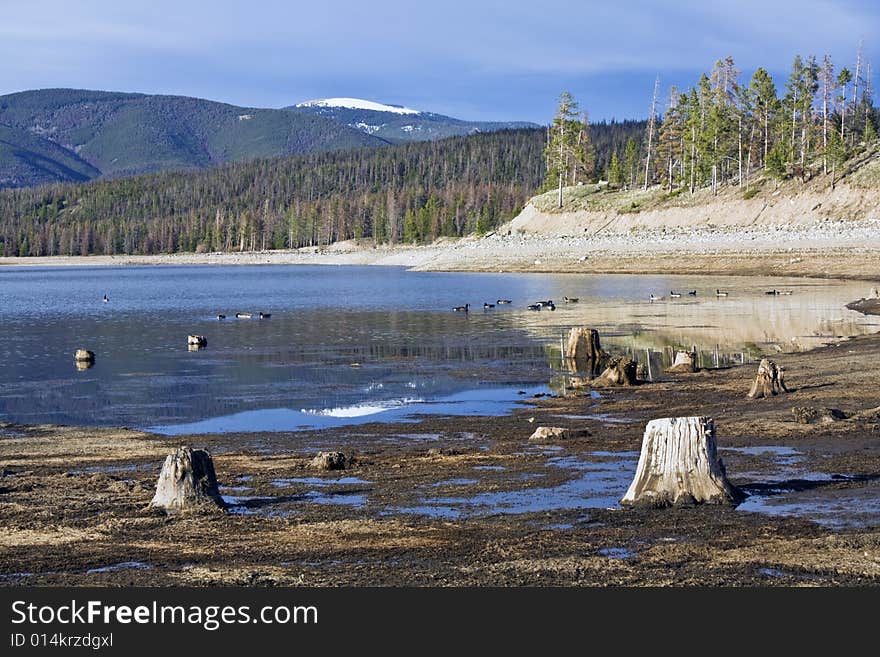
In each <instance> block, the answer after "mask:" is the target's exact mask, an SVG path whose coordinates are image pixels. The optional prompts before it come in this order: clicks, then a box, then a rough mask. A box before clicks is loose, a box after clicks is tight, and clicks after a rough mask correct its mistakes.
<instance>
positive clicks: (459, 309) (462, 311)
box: [452, 303, 471, 313]
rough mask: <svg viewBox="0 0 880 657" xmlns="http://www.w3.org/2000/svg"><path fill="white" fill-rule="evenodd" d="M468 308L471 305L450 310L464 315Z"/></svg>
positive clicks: (467, 304)
mask: <svg viewBox="0 0 880 657" xmlns="http://www.w3.org/2000/svg"><path fill="white" fill-rule="evenodd" d="M470 307H471V304H469V303H466V304H464V305H463V306H455V308H453V309H452V310H454V311H455V312H457V313H466V312H467V311H468V309H469V308H470Z"/></svg>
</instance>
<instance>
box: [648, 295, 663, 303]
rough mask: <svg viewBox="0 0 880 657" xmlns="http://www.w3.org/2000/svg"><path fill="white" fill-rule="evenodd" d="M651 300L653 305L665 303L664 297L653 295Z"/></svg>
mask: <svg viewBox="0 0 880 657" xmlns="http://www.w3.org/2000/svg"><path fill="white" fill-rule="evenodd" d="M650 300H651V303H654V302H655V301H663V297H658V296H655V295H653V294H652V295H651V296H650Z"/></svg>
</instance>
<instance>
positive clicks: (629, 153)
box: [623, 137, 639, 189]
mask: <svg viewBox="0 0 880 657" xmlns="http://www.w3.org/2000/svg"><path fill="white" fill-rule="evenodd" d="M638 166H639V147H638V145H637V144H636V140H635V138H634V137H630V138H629V139H627V140H626V148H624V151H623V169H624V177H625V180H624V187H626V188H627V189H629V188H631V187H634V186H635V184H636V173H637V169H638Z"/></svg>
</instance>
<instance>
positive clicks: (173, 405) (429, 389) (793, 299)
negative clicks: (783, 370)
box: [0, 266, 877, 426]
mask: <svg viewBox="0 0 880 657" xmlns="http://www.w3.org/2000/svg"><path fill="white" fill-rule="evenodd" d="M0 276H2V278H0V337H2V339H0V359H2V362H3V363H4V367H3V368H2V369H0V419H4V420H11V421H17V422H24V423H38V422H56V423H66V424H86V425H88V424H97V425H117V426H120V425H121V426H152V425H161V426H167V425H182V424H188V423H193V422H199V421H203V420H206V419H208V418H221V417H223V418H225V417H232V416H236V415H237V414H241V413H247V412H257V411H265V412H267V413H271V412H273V409H287V410H290V411H291V412H300V411H301V410H302V409H305V410H312V411H324V412H326V413H327V414H328V415H327V417H328V418H331V419H335V420H340V419H342V418H341V417H339V416H341V415H342V414H344V413H349V414H350V415H356V414H358V413H364V415H363V416H362V417H365V418H369V417H373V418H375V419H384V418H380V416H382V414H383V413H386V412H389V411H390V412H391V413H392V414H393V412H394V409H393V408H391V409H385V408H384V407H385V406H387V405H393V404H394V403H395V401H396V400H405V399H423V400H426V401H435V400H440V399H444V398H448V397H450V396H452V395H455V394H458V393H461V392H463V391H466V390H473V389H474V388H475V387H477V386H476V385H475V384H481V383H487V382H491V383H493V384H496V385H498V386H499V387H506V388H510V387H511V386H517V385H523V384H532V385H534V384H537V383H540V382H543V383H546V382H547V380H548V379H549V378H550V376H551V374H552V372H551V367H552V366H556V365H557V363H555V362H553V358H552V357H548V353H547V350H546V346H547V345H548V344H550V345H554V346H555V345H558V343H559V338H560V337H561V335H562V334H563V333H564V332H565V331H567V330H568V328H570V327H571V326H575V325H586V326H593V327H596V328H598V329H599V330H600V331H601V332H602V341H603V344H604V345H606V347H610V348H611V349H618V350H624V349H634V350H635V349H641V350H642V352H643V351H644V347H645V346H650V347H652V348H661V347H663V346H667V345H669V344H671V343H678V344H691V343H697V344H698V346H700V348H701V350H705V351H706V353H708V350H711V349H714V348H715V345H721V348H722V349H726V350H728V351H730V350H733V351H735V350H737V349H746V348H747V347H748V345H749V343H757V344H759V345H764V344H766V343H780V344H782V345H784V347H785V348H800V347H803V346H812V345H813V344H815V343H816V342H821V341H824V340H825V339H826V337H825V336H829V335H844V334H854V333H859V332H864V331H867V330H869V329H868V324H869V323H870V322H876V321H877V320H876V319H867V320H866V319H864V318H862V316H860V315H858V314H857V313H854V312H851V311H848V310H845V309H844V308H843V304H844V303H846V302H847V301H850V300H852V299H854V298H858V297H861V296H864V295H865V294H866V289H865V284H864V283H858V282H857V283H837V282H827V281H808V280H798V279H789V280H780V279H753V278H742V277H730V278H723V277H722V278H717V277H696V278H695V277H674V276H642V277H638V276H621V275H614V276H582V275H525V274H523V275H518V274H452V273H448V274H447V273H419V272H405V271H404V270H403V269H400V268H383V267H295V266H287V267H285V266H266V267H119V268H54V269H50V268H4V269H3V271H2V272H0ZM695 288H696V289H697V290H698V296H697V297H695V298H692V297H684V298H682V299H675V300H670V299H669V298H668V293H669V291H670V290H690V289H695ZM716 288H724V289H727V290H729V291H730V297H727V298H725V299H717V298H715V296H714V290H715V289H716ZM773 288H776V289H791V290H792V291H793V294H792V295H791V296H778V297H768V296H767V295H764V294H763V292H764V290H765V289H773ZM652 293H653V294H657V295H663V296H666V297H667V300H665V301H663V302H659V303H650V302H649V301H648V298H649V296H650V295H651V294H652ZM104 294H107V295H108V296H109V298H110V302H109V303H107V304H104V303H101V298H102V296H103V295H104ZM563 296H576V297H579V298H580V303H577V304H559V305H558V307H557V310H556V311H555V312H549V311H541V312H529V311H526V310H525V309H524V307H525V305H526V304H527V303H530V302H533V301H536V300H538V299H547V298H552V299H556V300H561V299H562V297H563ZM499 298H510V299H513V300H514V303H513V304H511V305H509V306H499V307H497V308H495V309H494V310H492V311H486V312H484V311H483V310H482V303H483V302H484V301H492V302H494V301H495V300H496V299H499ZM463 303H470V304H471V306H472V307H474V308H475V310H474V311H473V312H471V313H469V314H467V315H464V314H462V313H453V312H451V308H452V307H453V306H457V305H461V304H463ZM238 311H250V312H253V313H255V314H256V313H258V312H259V311H264V312H269V313H271V314H272V318H271V319H268V320H259V319H252V320H237V319H235V318H234V314H235V313H236V312H238ZM218 313H224V314H226V315H227V316H228V317H229V319H226V320H224V321H218V320H217V319H216V315H217V314H218ZM192 333H196V334H201V335H205V336H206V337H207V339H208V346H207V348H206V349H203V350H201V351H195V352H189V351H187V350H186V336H187V335H188V334H192ZM78 347H85V348H89V349H91V350H92V351H94V352H96V354H97V360H96V363H95V366H94V367H93V368H91V369H88V370H85V371H82V372H78V371H76V368H75V367H74V365H73V352H74V350H75V349H76V348H78ZM352 365H355V366H354V367H352ZM376 408H382V409H384V410H382V411H381V412H378V413H372V411H373V410H375V409H376ZM291 409H292V410H291ZM332 409H336V410H335V411H334V410H332ZM435 410H439V409H435ZM307 419H308V420H309V424H310V425H311V426H316V425H320V423H321V421H322V420H321V418H318V417H317V416H315V417H310V418H307ZM299 421H300V418H292V417H288V418H285V419H284V420H283V422H286V423H291V424H295V423H297V422H299ZM328 421H330V420H328ZM331 425H332V423H331V424H330V425H321V426H331ZM332 426H336V425H332Z"/></svg>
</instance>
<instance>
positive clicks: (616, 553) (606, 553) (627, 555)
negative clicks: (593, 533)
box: [599, 547, 636, 559]
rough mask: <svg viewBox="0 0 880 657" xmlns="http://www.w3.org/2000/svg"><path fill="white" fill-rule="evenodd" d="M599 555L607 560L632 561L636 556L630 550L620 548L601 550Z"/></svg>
mask: <svg viewBox="0 0 880 657" xmlns="http://www.w3.org/2000/svg"><path fill="white" fill-rule="evenodd" d="M599 554H601V555H602V556H603V557H608V558H609V559H632V558H633V557H634V556H636V553H635V552H633V551H632V550H628V549H627V548H622V547H607V548H601V549H600V550H599Z"/></svg>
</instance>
